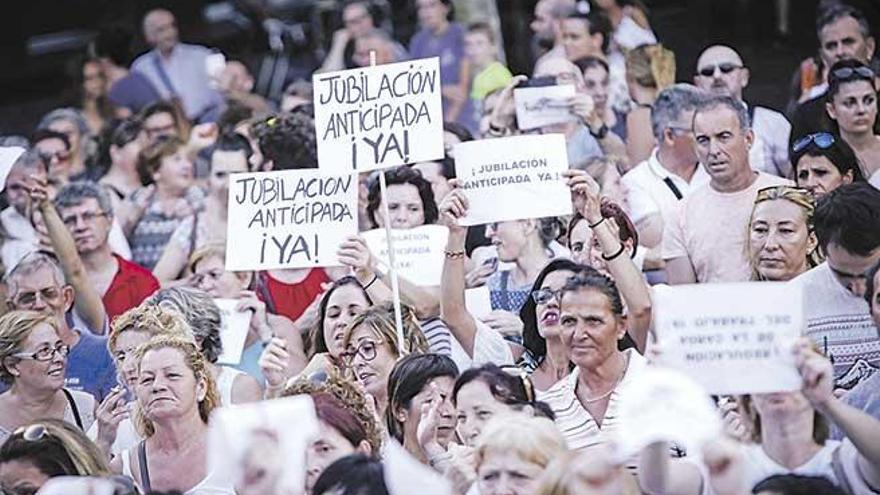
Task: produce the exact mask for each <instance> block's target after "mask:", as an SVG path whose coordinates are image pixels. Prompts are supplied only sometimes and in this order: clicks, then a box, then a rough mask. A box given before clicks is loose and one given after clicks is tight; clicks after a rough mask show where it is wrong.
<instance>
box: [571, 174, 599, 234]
mask: <svg viewBox="0 0 880 495" xmlns="http://www.w3.org/2000/svg"><path fill="white" fill-rule="evenodd" d="M562 176H563V177H565V178H566V179H567V181H566V184H568V187H569V189H571V201H572V204H573V206H574V209H575V211H576V212H578V213H580V214H581V216H582V217H584V218H585V219H586V220H587V223H589V224H590V225H593V224H595V223H596V222H598V221H600V220H602V211H601V210H602V197H601V188H600V187H599V184H598V183H596V181H595V180H593V178H592V177H590V174H588V173H587V172H586V171H584V170H566V171H564V172H562Z"/></svg>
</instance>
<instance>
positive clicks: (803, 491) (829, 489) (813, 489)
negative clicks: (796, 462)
mask: <svg viewBox="0 0 880 495" xmlns="http://www.w3.org/2000/svg"><path fill="white" fill-rule="evenodd" d="M766 491H770V492H773V493H778V494H780V495H844V494H845V493H846V492H844V491H843V490H841V489H840V488H838V487H837V486H835V485H834V483H832V482H831V481H829V480H828V478H825V477H824V476H803V475H800V474H777V475H774V476H770V477H769V478H766V479H765V480H764V481H761V482H760V483H758V484H757V485H755V487H754V488H752V493H761V492H766Z"/></svg>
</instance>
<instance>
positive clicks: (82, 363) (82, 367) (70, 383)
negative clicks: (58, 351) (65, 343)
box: [64, 329, 116, 402]
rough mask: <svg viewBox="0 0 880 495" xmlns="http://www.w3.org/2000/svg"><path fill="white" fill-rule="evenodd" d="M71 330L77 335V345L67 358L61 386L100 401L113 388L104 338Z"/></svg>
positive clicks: (112, 368)
mask: <svg viewBox="0 0 880 495" xmlns="http://www.w3.org/2000/svg"><path fill="white" fill-rule="evenodd" d="M73 331H74V332H76V333H78V334H79V342H77V343H76V345H75V346H73V347H71V349H70V354H68V355H67V374H66V376H65V377H64V386H65V387H67V388H69V389H71V390H80V391H83V392H88V393H90V394H92V395H93V396H95V400H96V401H98V402H101V401H102V400H104V397H106V396H107V394H109V393H110V389H112V388H113V387H114V386H116V365H115V364H114V363H113V358H112V357H111V356H110V351H108V350H107V337H99V336H97V335H94V334H93V333H91V332H89V331H88V330H78V329H74V330H73Z"/></svg>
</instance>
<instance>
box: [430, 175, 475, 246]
mask: <svg viewBox="0 0 880 495" xmlns="http://www.w3.org/2000/svg"><path fill="white" fill-rule="evenodd" d="M460 185H461V182H460V181H459V180H458V179H450V180H449V186H450V187H451V189H450V190H449V192H448V193H446V196H444V197H443V200H442V201H441V202H440V206H439V207H438V208H437V209H438V210H440V223H442V224H443V225H445V226H446V227H447V228H448V229H449V233H450V234H464V233H466V232H467V227H463V226H461V225H460V224H459V221H460V220H461V219H462V218H464V217H465V216H466V215H467V211H468V199H467V196H466V195H465V194H464V192H463V191H462V190H461V188H460Z"/></svg>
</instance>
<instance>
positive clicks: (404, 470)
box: [382, 439, 455, 495]
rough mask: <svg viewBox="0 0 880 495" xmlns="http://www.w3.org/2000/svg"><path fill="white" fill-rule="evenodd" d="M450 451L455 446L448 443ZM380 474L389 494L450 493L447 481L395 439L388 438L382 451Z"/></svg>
mask: <svg viewBox="0 0 880 495" xmlns="http://www.w3.org/2000/svg"><path fill="white" fill-rule="evenodd" d="M450 447H451V448H450V451H451V450H452V449H454V448H455V446H453V445H450ZM382 457H383V459H382V460H383V462H382V474H383V478H384V479H385V485H386V486H387V487H388V493H389V494H390V495H408V494H411V493H413V492H414V491H416V487H418V490H417V491H418V493H419V495H452V493H453V492H452V487H451V486H450V485H449V482H448V481H447V480H446V479H445V478H444V477H443V476H441V475H440V474H439V473H438V472H437V471H434V470H433V469H431V468H429V467H427V466H425V465H424V464H422V463H421V462H419V461H418V460H416V458H414V457H413V456H412V454H410V453H409V452H408V451H407V450H406V449H405V448H403V446H402V445H400V444H399V443H397V441H396V440H394V439H390V440H388V441H387V443H386V445H385V451H384V452H383V455H382Z"/></svg>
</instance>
